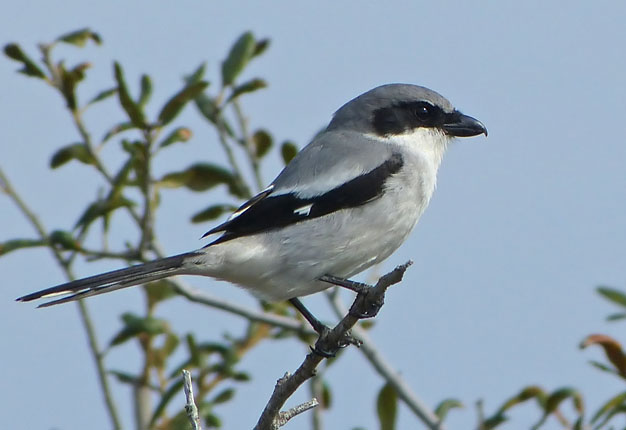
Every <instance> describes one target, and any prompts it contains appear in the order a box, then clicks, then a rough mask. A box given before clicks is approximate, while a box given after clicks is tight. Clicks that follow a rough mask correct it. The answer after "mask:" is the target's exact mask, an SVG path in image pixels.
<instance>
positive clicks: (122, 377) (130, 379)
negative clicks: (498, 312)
mask: <svg viewBox="0 0 626 430" xmlns="http://www.w3.org/2000/svg"><path fill="white" fill-rule="evenodd" d="M107 373H108V374H110V375H113V376H115V378H116V379H117V380H118V381H119V382H121V383H123V384H130V385H132V386H136V385H137V384H139V382H140V379H139V377H137V376H135V375H132V374H130V373H127V372H122V371H119V370H109V371H108V372H107Z"/></svg>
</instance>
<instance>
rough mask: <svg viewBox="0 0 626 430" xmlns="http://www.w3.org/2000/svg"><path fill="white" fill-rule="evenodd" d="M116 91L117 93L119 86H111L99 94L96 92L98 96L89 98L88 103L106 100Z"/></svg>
mask: <svg viewBox="0 0 626 430" xmlns="http://www.w3.org/2000/svg"><path fill="white" fill-rule="evenodd" d="M115 93H117V87H115V88H109V89H108V90H104V91H101V92H99V93H98V94H96V96H95V97H94V98H92V99H91V100H89V102H87V104H88V105H92V104H94V103H98V102H101V101H102V100H105V99H107V98H109V97H111V96H112V95H114V94H115Z"/></svg>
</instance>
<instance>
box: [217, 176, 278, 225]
mask: <svg viewBox="0 0 626 430" xmlns="http://www.w3.org/2000/svg"><path fill="white" fill-rule="evenodd" d="M273 189H274V184H272V185H270V186H269V187H267V188H266V189H264V190H263V191H261V192H260V193H259V194H257V195H256V196H254V197H252V198H251V199H250V200H248V202H247V204H245V205H244V206H242V207H241V208H239V209H238V210H236V211H235V212H233V213H232V215H231V216H229V217H228V221H232V220H234V219H235V218H237V217H238V216H239V215H241V214H242V213H244V212H245V211H247V210H248V209H250V208H251V207H252V206H253V205H254V204H255V203H256V202H258V201H259V200H261V199H262V198H263V197H265V196H266V195H268V194H269V193H270V192H271V191H272V190H273Z"/></svg>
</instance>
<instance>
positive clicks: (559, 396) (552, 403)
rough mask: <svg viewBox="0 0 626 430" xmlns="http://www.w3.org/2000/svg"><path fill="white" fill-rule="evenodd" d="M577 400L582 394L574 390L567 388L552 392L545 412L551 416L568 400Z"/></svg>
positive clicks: (547, 400)
mask: <svg viewBox="0 0 626 430" xmlns="http://www.w3.org/2000/svg"><path fill="white" fill-rule="evenodd" d="M570 397H571V398H572V399H575V398H576V397H580V393H578V391H576V390H575V389H573V388H569V387H565V388H559V389H558V390H555V391H554V392H552V393H551V394H550V395H549V396H548V398H547V399H546V404H545V411H546V414H551V413H552V412H554V411H556V410H557V408H558V407H559V405H560V404H561V403H562V402H563V400H566V399H568V398H570Z"/></svg>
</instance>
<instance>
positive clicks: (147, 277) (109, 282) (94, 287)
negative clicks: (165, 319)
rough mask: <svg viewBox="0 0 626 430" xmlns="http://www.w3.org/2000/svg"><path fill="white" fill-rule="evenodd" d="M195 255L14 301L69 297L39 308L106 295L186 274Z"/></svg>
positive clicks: (165, 260) (94, 278)
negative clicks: (189, 259)
mask: <svg viewBox="0 0 626 430" xmlns="http://www.w3.org/2000/svg"><path fill="white" fill-rule="evenodd" d="M194 255H196V253H195V252H190V253H186V254H180V255H175V256H173V257H167V258H161V259H159V260H154V261H150V262H149V263H145V264H138V265H136V266H131V267H126V268H124V269H119V270H114V271H112V272H107V273H102V274H100V275H95V276H90V277H88V278H83V279H77V280H75V281H71V282H68V283H66V284H61V285H57V286H55V287H51V288H47V289H45V290H41V291H37V292H35V293H31V294H27V295H25V296H22V297H20V298H18V299H16V300H17V301H18V302H30V301H31V300H37V299H41V298H47V297H53V296H57V295H60V294H70V296H67V297H63V298H61V299H57V300H53V301H50V302H46V303H43V304H41V305H39V306H38V307H39V308H45V307H47V306H52V305H58V304H61V303H66V302H71V301H74V300H79V299H84V298H85V297H90V296H95V295H98V294H104V293H108V292H110V291H115V290H119V289H121V288H126V287H132V286H133V285H138V284H143V283H146V282H151V281H156V280H158V279H163V278H167V277H168V276H173V275H179V274H183V273H184V272H185V270H184V262H185V260H186V259H187V258H188V257H192V256H194Z"/></svg>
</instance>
